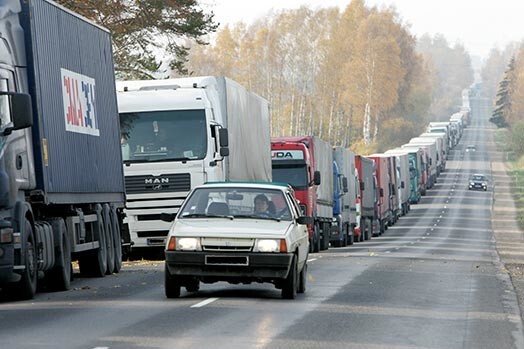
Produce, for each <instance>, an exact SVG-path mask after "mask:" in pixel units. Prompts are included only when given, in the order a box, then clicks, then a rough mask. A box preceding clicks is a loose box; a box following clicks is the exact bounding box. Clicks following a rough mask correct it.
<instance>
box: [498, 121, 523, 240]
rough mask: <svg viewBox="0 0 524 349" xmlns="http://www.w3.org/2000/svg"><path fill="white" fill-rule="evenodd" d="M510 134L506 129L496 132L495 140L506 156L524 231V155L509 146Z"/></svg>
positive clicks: (516, 206)
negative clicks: (508, 135)
mask: <svg viewBox="0 0 524 349" xmlns="http://www.w3.org/2000/svg"><path fill="white" fill-rule="evenodd" d="M508 132H509V131H508V130H506V129H498V130H496V131H495V136H494V140H495V143H496V145H497V150H498V151H501V152H503V153H504V154H505V156H504V161H505V162H506V164H507V167H508V175H509V176H510V178H511V183H510V189H511V194H512V196H513V200H514V202H515V208H516V210H517V223H518V226H519V228H520V229H521V230H524V155H519V154H516V153H515V152H514V151H513V150H512V149H511V147H510V146H509V145H508V142H507V139H508V137H507V134H508Z"/></svg>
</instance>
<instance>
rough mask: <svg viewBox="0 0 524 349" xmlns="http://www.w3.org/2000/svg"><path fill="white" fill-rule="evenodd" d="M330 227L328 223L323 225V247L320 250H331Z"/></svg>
mask: <svg viewBox="0 0 524 349" xmlns="http://www.w3.org/2000/svg"><path fill="white" fill-rule="evenodd" d="M330 230H331V229H330V225H328V224H327V223H323V224H322V232H321V234H322V237H323V238H322V239H320V240H321V245H320V249H321V250H327V249H328V248H329V231H330Z"/></svg>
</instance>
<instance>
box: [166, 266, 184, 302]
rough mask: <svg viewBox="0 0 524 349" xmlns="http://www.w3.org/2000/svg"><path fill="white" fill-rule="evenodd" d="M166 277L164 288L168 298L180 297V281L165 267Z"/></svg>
mask: <svg viewBox="0 0 524 349" xmlns="http://www.w3.org/2000/svg"><path fill="white" fill-rule="evenodd" d="M164 275H165V279H164V290H165V294H166V297H167V298H178V297H180V287H181V285H180V282H179V281H178V280H177V279H176V277H174V276H172V275H171V274H170V273H169V270H168V268H167V265H166V268H165V272H164Z"/></svg>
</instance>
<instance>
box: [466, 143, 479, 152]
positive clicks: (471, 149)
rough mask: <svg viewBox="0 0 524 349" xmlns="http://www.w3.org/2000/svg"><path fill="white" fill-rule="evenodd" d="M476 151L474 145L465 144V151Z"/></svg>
mask: <svg viewBox="0 0 524 349" xmlns="http://www.w3.org/2000/svg"><path fill="white" fill-rule="evenodd" d="M474 151H477V147H476V146H474V145H468V146H466V153H469V152H474Z"/></svg>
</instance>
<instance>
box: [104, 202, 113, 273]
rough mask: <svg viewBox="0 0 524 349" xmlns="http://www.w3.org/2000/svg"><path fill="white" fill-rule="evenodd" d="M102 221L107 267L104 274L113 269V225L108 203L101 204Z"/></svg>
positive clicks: (111, 271)
mask: <svg viewBox="0 0 524 349" xmlns="http://www.w3.org/2000/svg"><path fill="white" fill-rule="evenodd" d="M102 221H103V224H104V232H105V238H106V250H107V269H106V275H111V274H113V270H115V248H114V235H115V232H114V230H113V225H112V224H111V209H110V208H109V205H108V204H104V205H103V206H102Z"/></svg>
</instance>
